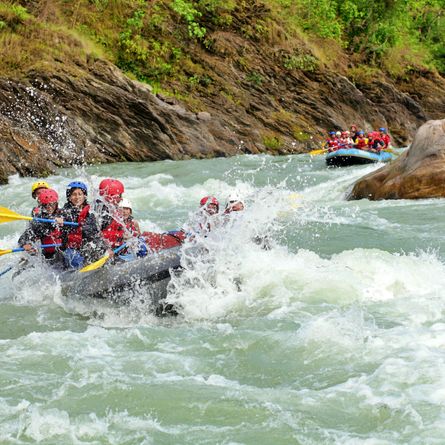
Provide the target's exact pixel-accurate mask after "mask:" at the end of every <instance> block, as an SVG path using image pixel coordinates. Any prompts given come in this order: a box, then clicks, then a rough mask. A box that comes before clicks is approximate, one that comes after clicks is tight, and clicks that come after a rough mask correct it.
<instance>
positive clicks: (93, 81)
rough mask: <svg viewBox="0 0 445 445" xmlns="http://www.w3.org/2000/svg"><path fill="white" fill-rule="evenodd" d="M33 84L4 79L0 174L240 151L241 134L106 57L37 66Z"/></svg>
mask: <svg viewBox="0 0 445 445" xmlns="http://www.w3.org/2000/svg"><path fill="white" fill-rule="evenodd" d="M29 78H30V79H32V81H31V84H32V85H31V86H29V85H24V84H20V83H17V82H13V81H7V80H1V79H0V182H3V183H4V182H6V180H7V177H8V176H9V175H12V174H15V173H19V174H20V175H34V176H40V175H43V176H44V175H46V174H49V173H50V172H51V171H53V170H54V168H55V167H60V166H70V165H74V164H82V163H100V162H116V161H155V160H162V159H186V158H190V157H194V158H203V157H214V156H226V155H234V154H236V153H237V152H238V144H239V142H238V140H237V137H236V135H235V134H234V133H233V132H232V131H230V130H229V129H227V128H224V127H223V126H222V125H221V122H220V121H219V120H214V119H212V118H211V115H210V114H209V113H199V114H198V115H197V114H196V113H191V112H188V111H186V110H185V109H184V108H182V107H180V106H179V105H174V104H173V105H172V104H169V103H166V102H164V101H162V100H161V99H159V98H158V97H156V96H155V95H153V94H152V93H151V91H150V88H149V87H148V86H147V85H144V84H142V83H140V82H134V81H131V80H129V79H128V78H126V77H125V76H124V75H123V74H122V73H121V72H120V71H119V70H118V69H117V68H115V67H114V66H113V65H111V64H109V63H106V62H96V63H95V64H94V65H93V66H92V67H91V70H90V72H89V73H86V75H84V76H78V77H75V76H73V75H72V73H71V74H68V73H66V74H65V73H58V74H57V75H51V76H50V75H48V74H47V73H37V72H36V73H30V75H29Z"/></svg>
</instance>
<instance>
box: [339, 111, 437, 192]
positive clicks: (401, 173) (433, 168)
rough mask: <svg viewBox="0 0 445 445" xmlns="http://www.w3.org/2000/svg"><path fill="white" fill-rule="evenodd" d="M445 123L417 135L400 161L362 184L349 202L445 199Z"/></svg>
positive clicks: (433, 122) (356, 186) (424, 128)
mask: <svg viewBox="0 0 445 445" xmlns="http://www.w3.org/2000/svg"><path fill="white" fill-rule="evenodd" d="M444 184H445V119H443V120H431V121H428V122H426V123H425V124H424V125H422V126H421V127H420V128H419V130H418V131H417V133H416V135H415V137H414V140H413V142H412V144H411V147H410V148H409V150H408V151H406V152H405V153H403V154H402V155H401V156H400V157H399V158H398V159H397V160H395V161H394V162H391V163H390V164H388V165H386V166H384V167H382V168H381V169H379V170H377V171H375V172H373V173H370V174H369V175H366V176H365V177H363V178H361V179H360V180H358V181H357V182H356V183H355V184H354V187H353V189H352V191H351V193H350V195H349V197H348V199H351V200H352V199H363V198H368V199H371V200H377V199H421V198H443V197H445V187H444Z"/></svg>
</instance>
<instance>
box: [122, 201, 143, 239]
mask: <svg viewBox="0 0 445 445" xmlns="http://www.w3.org/2000/svg"><path fill="white" fill-rule="evenodd" d="M119 207H120V208H121V212H122V220H123V222H124V224H125V228H126V229H127V230H128V231H129V233H130V234H131V236H140V235H141V229H140V227H139V223H138V222H137V221H136V220H135V219H134V217H133V204H132V203H131V201H130V200H129V199H127V198H123V199H122V201H121V202H120V203H119Z"/></svg>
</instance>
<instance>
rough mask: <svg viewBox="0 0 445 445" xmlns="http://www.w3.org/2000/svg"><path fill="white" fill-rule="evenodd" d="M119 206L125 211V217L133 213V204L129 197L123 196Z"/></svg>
mask: <svg viewBox="0 0 445 445" xmlns="http://www.w3.org/2000/svg"><path fill="white" fill-rule="evenodd" d="M119 207H120V208H121V209H122V211H123V215H124V218H127V217H128V216H130V215H131V214H132V213H133V204H132V203H131V201H130V200H129V199H127V198H122V201H121V202H120V203H119Z"/></svg>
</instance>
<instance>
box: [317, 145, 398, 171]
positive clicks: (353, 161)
mask: <svg viewBox="0 0 445 445" xmlns="http://www.w3.org/2000/svg"><path fill="white" fill-rule="evenodd" d="M394 158H395V156H394V155H393V154H392V153H388V152H387V151H381V152H380V153H373V152H372V151H365V150H360V149H358V148H341V149H340V150H336V151H332V152H330V153H328V154H327V155H326V164H327V165H329V166H333V167H345V166H348V165H360V164H371V163H373V162H388V161H391V160H393V159H394Z"/></svg>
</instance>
